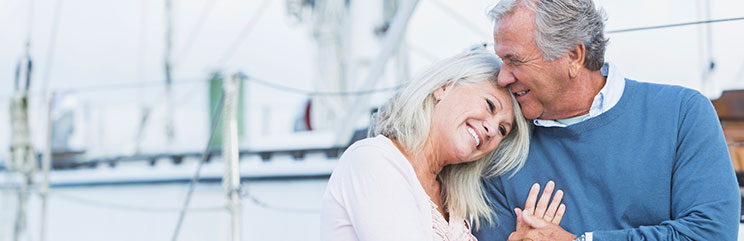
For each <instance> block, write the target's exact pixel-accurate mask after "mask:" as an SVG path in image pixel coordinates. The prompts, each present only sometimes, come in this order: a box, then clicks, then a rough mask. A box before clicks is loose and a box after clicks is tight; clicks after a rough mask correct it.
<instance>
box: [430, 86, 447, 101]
mask: <svg viewBox="0 0 744 241" xmlns="http://www.w3.org/2000/svg"><path fill="white" fill-rule="evenodd" d="M445 91H447V86H446V85H445V86H442V87H439V88H437V89H435V90H434V93H432V95H433V96H434V100H435V101H436V102H439V101H440V100H442V98H444V92H445Z"/></svg>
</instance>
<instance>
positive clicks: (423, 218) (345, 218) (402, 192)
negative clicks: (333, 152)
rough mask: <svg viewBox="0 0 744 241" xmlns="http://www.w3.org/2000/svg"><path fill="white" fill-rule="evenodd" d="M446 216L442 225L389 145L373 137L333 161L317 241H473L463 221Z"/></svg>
mask: <svg viewBox="0 0 744 241" xmlns="http://www.w3.org/2000/svg"><path fill="white" fill-rule="evenodd" d="M450 216H451V217H450V221H451V222H449V223H448V222H447V221H445V219H444V217H442V215H441V214H440V213H439V211H437V206H436V205H435V204H434V203H433V202H432V201H431V199H430V198H429V196H428V195H427V194H426V192H425V191H424V188H423V187H421V183H419V181H418V178H416V173H415V172H414V170H413V166H411V163H410V162H408V160H407V159H406V158H405V156H404V155H403V154H402V153H400V151H399V150H398V148H396V147H395V145H394V144H393V142H392V141H391V140H390V139H388V138H387V137H384V136H377V137H374V138H367V139H364V140H361V141H358V142H356V143H354V144H353V145H351V146H350V147H349V148H348V149H347V150H346V152H344V154H343V155H342V156H341V158H340V159H339V163H338V166H336V169H335V170H334V171H333V174H331V178H330V180H329V181H328V186H327V187H326V192H325V194H324V195H323V208H322V211H321V240H324V241H336V240H338V241H342V240H343V241H349V240H352V241H353V240H360V241H365V240H370V241H377V240H412V241H430V240H431V241H445V240H453V241H456V240H457V241H459V240H475V237H473V236H472V235H470V230H469V226H470V225H469V223H468V222H467V221H466V220H465V219H464V218H462V217H456V216H455V215H450Z"/></svg>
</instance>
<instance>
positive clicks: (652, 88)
mask: <svg viewBox="0 0 744 241" xmlns="http://www.w3.org/2000/svg"><path fill="white" fill-rule="evenodd" d="M626 82H627V84H626V85H629V86H633V88H632V89H633V91H634V92H636V93H639V94H641V95H642V96H644V97H645V99H646V100H652V101H661V102H666V103H669V102H678V103H679V102H687V101H690V100H691V99H695V100H702V99H706V100H707V98H706V97H705V96H703V94H701V93H700V92H699V91H697V90H694V89H691V88H688V87H684V86H680V85H672V84H662V83H651V82H642V81H636V80H631V79H626Z"/></svg>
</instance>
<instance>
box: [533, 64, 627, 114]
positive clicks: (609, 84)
mask: <svg viewBox="0 0 744 241" xmlns="http://www.w3.org/2000/svg"><path fill="white" fill-rule="evenodd" d="M600 72H601V73H602V76H605V77H607V81H606V82H605V85H604V87H602V89H601V90H599V93H597V95H596V96H594V100H593V101H592V106H591V108H590V109H589V114H586V115H582V116H577V117H570V118H566V119H559V120H541V119H535V120H534V121H533V122H534V123H535V125H536V126H542V127H566V126H569V125H572V124H576V123H579V122H582V121H584V120H587V119H590V118H592V117H595V116H598V115H601V114H602V113H605V112H607V111H608V110H610V109H611V108H612V107H613V106H615V104H617V102H618V101H620V97H622V95H623V91H624V90H625V77H624V76H623V75H622V73H620V70H619V69H618V68H617V67H616V66H615V65H614V64H612V63H610V62H605V64H604V65H603V66H602V68H601V69H600Z"/></svg>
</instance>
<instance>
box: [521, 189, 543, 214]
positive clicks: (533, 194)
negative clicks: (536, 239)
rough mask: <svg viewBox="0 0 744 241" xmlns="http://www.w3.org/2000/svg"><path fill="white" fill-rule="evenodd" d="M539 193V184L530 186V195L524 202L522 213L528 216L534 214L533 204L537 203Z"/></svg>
mask: <svg viewBox="0 0 744 241" xmlns="http://www.w3.org/2000/svg"><path fill="white" fill-rule="evenodd" d="M539 192H540V184H539V183H535V184H532V188H530V193H529V194H527V201H525V202H524V212H525V213H527V214H529V215H534V214H535V202H536V201H537V193H539Z"/></svg>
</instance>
